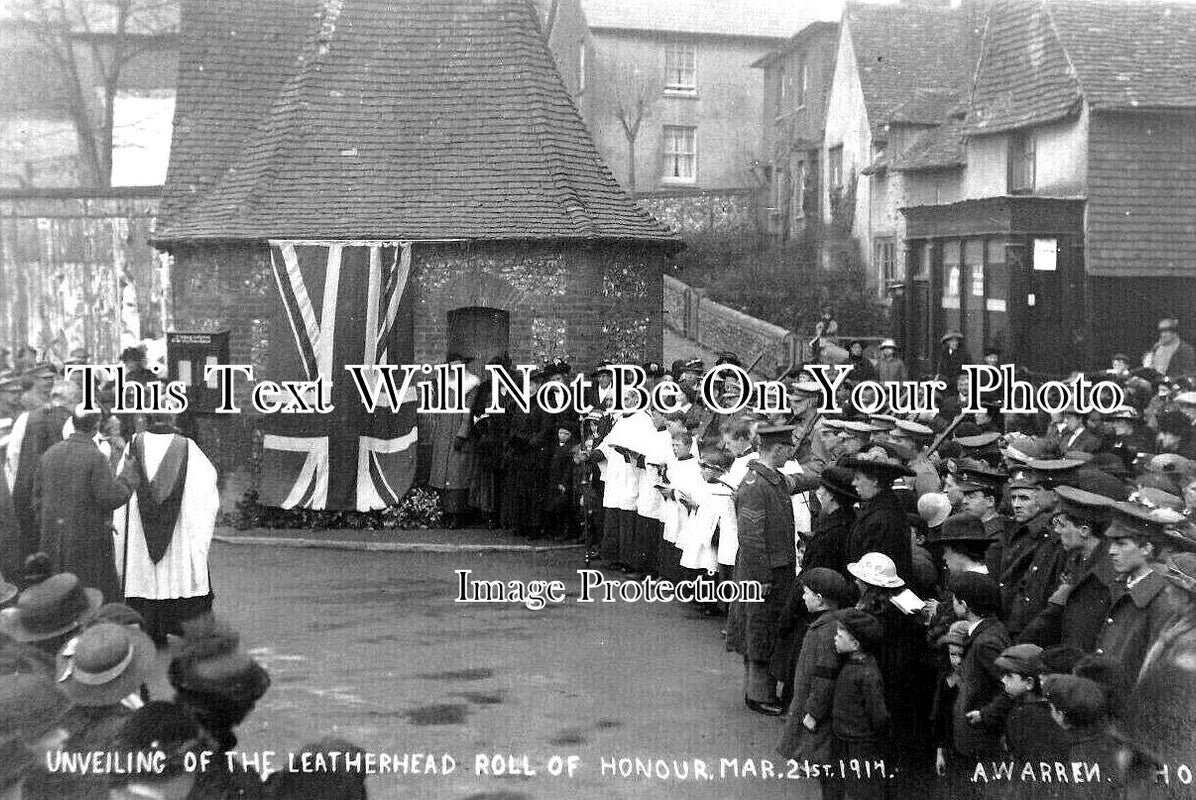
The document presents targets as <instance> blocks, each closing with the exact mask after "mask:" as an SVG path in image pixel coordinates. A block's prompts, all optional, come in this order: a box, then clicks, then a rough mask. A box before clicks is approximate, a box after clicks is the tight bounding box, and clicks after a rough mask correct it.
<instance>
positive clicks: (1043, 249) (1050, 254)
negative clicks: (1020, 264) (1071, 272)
mask: <svg viewBox="0 0 1196 800" xmlns="http://www.w3.org/2000/svg"><path fill="white" fill-rule="evenodd" d="M1058 261H1059V240H1058V239H1035V240H1034V271H1035V272H1054V271H1055V269H1056V266H1057V264H1058Z"/></svg>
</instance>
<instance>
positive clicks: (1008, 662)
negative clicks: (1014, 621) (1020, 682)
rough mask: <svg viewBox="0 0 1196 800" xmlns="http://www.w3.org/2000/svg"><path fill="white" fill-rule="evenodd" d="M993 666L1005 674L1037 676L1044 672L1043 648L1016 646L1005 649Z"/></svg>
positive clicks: (1032, 645)
mask: <svg viewBox="0 0 1196 800" xmlns="http://www.w3.org/2000/svg"><path fill="white" fill-rule="evenodd" d="M993 664H994V666H996V668H997V669H999V670H1002V671H1004V672H1014V673H1017V674H1018V675H1037V674H1038V673H1040V672H1042V648H1041V647H1039V646H1038V645H1036V644H1028V643H1027V644H1015V645H1014V646H1013V647H1007V648H1005V649H1004V650H1003V651H1002V652H1001V655H999V656H997V660H996V661H994V662H993Z"/></svg>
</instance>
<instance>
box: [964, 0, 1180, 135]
mask: <svg viewBox="0 0 1196 800" xmlns="http://www.w3.org/2000/svg"><path fill="white" fill-rule="evenodd" d="M1084 101H1087V102H1088V103H1089V104H1090V105H1091V106H1092V107H1093V108H1096V109H1102V108H1103V109H1132V108H1196V8H1193V7H1191V6H1188V5H1183V4H1178V3H1164V2H1132V1H1127V0H997V2H996V3H994V5H993V7H992V10H991V12H990V17H989V23H988V33H987V35H986V38H985V46H984V52H983V55H982V57H981V60H980V64H979V66H978V68H977V71H976V84H975V89H974V91H973V97H972V110H971V114H970V116H969V119H968V129H969V132H970V133H972V134H984V133H998V132H1001V131H1006V130H1011V129H1014V128H1020V127H1025V126H1027V125H1036V124H1042V123H1045V122H1051V121H1054V120H1058V119H1063V118H1065V117H1067V116H1070V115H1072V114H1075V113H1077V112H1078V110H1079V107H1080V105H1081V103H1082V102H1084Z"/></svg>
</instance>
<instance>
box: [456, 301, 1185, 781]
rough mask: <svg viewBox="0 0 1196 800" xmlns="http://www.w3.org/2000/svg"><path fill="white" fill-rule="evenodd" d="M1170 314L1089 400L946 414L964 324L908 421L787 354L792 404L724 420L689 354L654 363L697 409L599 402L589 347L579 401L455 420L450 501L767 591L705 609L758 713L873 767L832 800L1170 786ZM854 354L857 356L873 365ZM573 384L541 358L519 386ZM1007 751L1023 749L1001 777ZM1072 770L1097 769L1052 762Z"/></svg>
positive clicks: (1174, 733)
mask: <svg viewBox="0 0 1196 800" xmlns="http://www.w3.org/2000/svg"><path fill="white" fill-rule="evenodd" d="M1176 329H1177V323H1176V321H1175V320H1171V319H1165V320H1163V321H1161V322H1160V326H1159V331H1160V344H1158V345H1156V346H1155V347H1154V348H1152V350H1151V352H1150V353H1148V354H1146V356H1145V361H1146V364H1147V365H1145V366H1142V367H1133V368H1132V367H1131V366H1130V363H1131V361H1130V359H1129V358H1128V357H1127V356H1126V355H1124V354H1115V356H1114V357H1113V358H1112V359H1111V363H1110V366H1109V368H1108V369H1106V370H1101V371H1099V372H1095V373H1091V374H1089V375H1087V376H1086V377H1087V378H1089V379H1090V380H1093V381H1096V380H1109V381H1114V382H1116V383H1117V384H1118V385H1119V386H1120V387H1121V388H1122V389H1123V391H1124V396H1125V399H1126V402H1125V404H1124V405H1123V406H1122V407H1119V408H1117V409H1116V410H1115V411H1114V412H1112V413H1108V414H1103V415H1102V414H1099V413H1084V412H1082V411H1081V410H1080V409H1078V408H1067V409H1064V410H1063V411H1062V412H1061V413H1056V414H1047V413H1041V414H1018V415H1013V414H1008V413H1005V412H1003V411H1002V409H1001V408H1000V407H999V404H998V403H997V401H996V400H994V399H992V398H987V397H984V398H981V402H980V406H981V408H982V409H983V410H982V411H981V412H979V413H961V409H963V408H967V407H969V405H970V404H969V402H968V401H969V398H968V397H967V392H968V384H967V382H966V381H965V380H958V378H959V377H960V373H961V372H962V367H963V365H964V364H967V363H971V357H970V355H969V354H968V352H967V348H966V347H965V346H964V343H963V337H962V336H961V335H960V334H957V333H954V332H950V333H948V334H947V335H946V336H944V343H945V344H947V345H950V346H949V347H945V348H944V351H943V357H942V358H941V359H940V360H939V363H938V365H937V367H938V375H937V377H939V378H941V379H943V380H944V382H945V383H946V384H947V385H948V386H949V387H950V390H949V391H948V392H946V393H944V394H943V395H941V396H940V397H939V398H938V400H939V402H938V407H939V411H938V413H937V414H926V415H923V416H920V417H917V418H898V417H895V416H892V415H883V414H882V415H872V416H869V415H865V414H861V413H857V412H856V411H854V410H853V409H852V408H851V406H850V403H849V402H848V400H847V398H848V397H849V390H850V388H851V385H852V383H853V382H854V381H853V380H851V379H849V381H848V382H847V384H845V386H844V391H843V393H842V396H841V398H840V399H841V400H842V401H843V407H844V410H843V412H842V413H839V414H822V413H819V411H818V408H819V406H820V404H821V402H822V399H823V398H822V393H821V388H820V384H819V383H818V382H816V381H815V380H814V379H813V378H812V376H811V375H809V374H807V373H804V372H802V371H801V370H800V369H796V370H792V371H790V372H789V373H788V374H786V375H785V376H784V380H785V382H786V384H787V387H788V391H789V398H788V399H789V405H790V412H789V413H783V414H760V413H751V412H745V413H741V414H716V413H714V412H712V411H711V410H710V409H709V408H707V407H706V406H705V405H704V404H703V403H702V402H700V400H699V397H698V385H699V381H700V379H701V377H702V376H703V375H704V374H705V372H706V370H707V369H708V368H709V367H711V366H717V365H711V364H705V363H702V362H701V361H698V360H693V361H678V362H676V363H674V364H673V365H672V368H671V369H670V370H667V371H666V370H665V369H663V368H662V367H661V365H659V364H655V363H648V364H644V365H643V369H644V371H645V373H646V375H647V376H648V379H649V381H650V382H651V383H656V382H661V381H665V382H672V383H675V384H676V386H677V388H678V390H679V391H681V392H683V393H684V394H685V396H686V397H687V399H688V401H689V405H688V407H687V408H684V409H682V410H680V411H678V412H675V413H670V414H665V413H662V412H660V411H659V410H655V409H651V408H649V409H644V410H640V411H635V412H628V413H612V412H610V411H608V410H604V409H607V408H609V405H610V401H611V399H612V394H611V392H612V388H611V387H612V381H611V377H610V374H609V370H608V368H607V365H605V364H599V365H597V366H596V367H595V368H594V369H593V370H592V372H591V375H590V377H591V378H592V379H593V380H594V381H595V382H596V384H597V390H596V392H595V394H594V396H593V397H592V398H591V399H592V401H593V402H592V405H593V406H594V408H595V409H596V410H594V411H592V412H591V413H588V414H586V415H581V416H574V415H569V414H555V415H553V414H547V413H544V412H541V411H540V410H538V409H536V408H533V409H531V411H530V412H528V413H520V412H518V411H517V410H515V411H514V412H513V413H510V414H507V415H502V416H500V417H491V418H488V419H486V420H483V426H482V431H481V432H480V433H479V431H478V429H477V427H474V426H476V424H477V423H476V420H478V419H479V415H478V414H474V415H462V417H461V418H460V419H459V420H458V421H457V422H456V423H454V424H453V425H451V426H446V428H445V429H446V430H447V431H449V432H450V433H451V440H450V441H446V443H445V445H444V446H443V447H442V450H443V451H444V452H451V453H453V454H454V456H455V457H456V459H457V462H456V463H457V464H458V465H460V466H461V467H462V468H461V469H460V471H459V472H458V473H457V474H456V475H455V476H451V477H452V480H449V481H447V486H448V488H449V489H451V490H455V491H456V492H457V493H458V502H459V504H460V505H458V506H456V508H459V509H467V508H468V507H469V505H470V502H471V500H474V499H476V498H477V497H484V498H486V499H487V500H488V502H489V505H486V504H482V505H478V506H476V507H477V508H479V509H481V511H482V512H483V513H486V514H494V515H495V522H496V524H505V525H509V526H510V527H512V528H513V529H514V530H516V531H517V532H518V533H521V534H522V535H525V536H528V537H530V538H539V537H543V536H553V537H555V538H559V539H572V538H576V539H579V540H580V541H583V542H584V543H585V545H586V552H587V560H593V561H598V562H600V563H601V564H602V565H603V566H604V567H606V568H609V569H612V570H617V571H622V572H624V573H626V574H627V576H628V577H629V578H630V579H637V578H641V577H644V576H657V577H661V578H673V579H681V578H689V579H693V580H706V581H710V582H714V583H717V582H723V581H755V582H756V583H757V584H759V585H760V586H761V587H762V588H763V591H764V602H762V603H748V602H743V603H731V604H730V605H729V607H728V606H727V605H723V604H718V603H709V602H707V603H696V605H698V606H699V610H700V611H701V612H702V613H706V614H710V615H712V616H721V615H726V626H725V629H724V630H723V631H722V633H723V635H724V636H725V644H726V647H727V648H728V649H729V650H733V651H735V652H737V653H738V654H740V655H741V656H742V657H743V661H744V674H745V680H744V701H745V706H746V708H747V709H749V710H750V711H752V712H756V713H759V714H761V715H765V716H778V717H782V716H783V717H784V718H785V720H784V725H783V729H782V731H781V732H780V733H779V741H778V745H777V750H778V752H779V753H780V754H781V755H783V756H785V757H786V758H792V759H795V760H797V761H800V762H802V763H805V764H826V765H842V764H856V765H859V764H880V763H883V764H885V765H886V766H885V769H884V770H881V771H880V773H879V774H873V775H872V776H871V777H868V776H867V775H864V776H862V777H861V775H860V773H859V772H858V770H857V771H856V772H855V773H852V772H851V769H850V768H847V769H844V768H842V767H840V766H835V767H834V768H828V769H822V770H819V769H817V768H815V769H814V770H813V772H812V773H811V774H816V775H818V776H819V777H820V779H821V780H822V785H823V796H824V797H826V798H834V797H845V796H846V797H882V796H893V797H908V796H913V794H914V793H915V792H924V791H933V792H938V793H939V794H940V795H941V796H947V797H956V796H968V795H969V793H971V794H977V795H979V796H1037V793H1060V792H1061V793H1063V794H1067V793H1068V792H1075V793H1077V794H1083V795H1085V796H1090V795H1093V794H1095V795H1096V796H1100V797H1104V796H1108V797H1120V796H1125V793H1129V795H1128V796H1133V797H1140V796H1156V794H1160V793H1161V796H1177V797H1178V796H1183V795H1184V794H1185V793H1186V792H1188V791H1191V788H1192V787H1191V785H1190V783H1183V782H1182V781H1181V780H1179V779H1178V778H1177V775H1176V770H1177V768H1178V767H1183V768H1184V769H1188V768H1190V765H1189V764H1188V761H1189V760H1190V759H1189V756H1190V754H1191V753H1192V752H1196V748H1194V747H1193V746H1194V745H1196V738H1194V737H1193V730H1196V725H1193V724H1192V723H1193V722H1194V721H1196V675H1193V670H1192V668H1191V664H1192V663H1193V661H1192V659H1193V657H1194V656H1196V650H1194V648H1196V596H1194V593H1196V450H1194V448H1196V384H1194V379H1196V364H1194V363H1193V360H1192V359H1191V358H1190V350H1191V348H1190V347H1189V346H1188V345H1187V344H1186V343H1184V342H1183V341H1182V340H1181V339H1180V338H1179V336H1178V333H1177V330H1176ZM842 349H843V350H844V351H845V352H846V353H847V355H846V356H845V358H844V359H843V361H844V363H852V362H853V361H858V360H860V359H864V360H867V359H866V357H865V356H863V355H862V353H861V352H857V350H858V348H853V347H846V348H842ZM880 350H881V353H880V358H879V359H878V361H877V362H871V361H869V366H870V367H871V368H872V371H871V372H868V373H866V375H867V376H868V377H869V378H870V379H876V378H877V377H878V373H877V369H878V368H879V369H881V370H882V373H883V374H884V375H885V376H887V377H882V378H881V380H886V379H887V380H898V379H903V378H904V377H905V376H906V375H907V372H906V370H905V368H904V364H902V363H901V362H900V359H899V358H898V357H897V356H896V350H897V346H896V343H895V342H893V341H891V340H886V341H884V342H882V343H881V348H880ZM464 361H465V359H462V362H464ZM894 362H896V363H894ZM984 362H985V363H989V364H991V365H998V364H999V363H1000V353H999V351H997V350H995V349H987V350H986V352H985V354H984ZM1168 362H1169V363H1168ZM718 363H719V364H722V363H736V364H738V363H739V360H738V358H737V357H736V356H735V355H734V354H730V353H726V354H721V355H720V356H719V358H718ZM1151 364H1153V366H1152V365H1151ZM570 375H571V371H570V369H569V365H567V364H565V363H564V362H561V361H556V362H552V363H549V364H546V365H545V366H544V367H543V368H542V369H541V370H539V371H538V372H537V373H536V374H535V376H534V380H535V381H537V382H540V381H553V380H557V381H567V380H569V379H570ZM898 376H899V377H898ZM854 377H855V376H854V375H853V378H854ZM1060 377H1062V376H1060ZM1075 377H1077V375H1073V376H1071V378H1072V379H1074V378H1075ZM483 386H484V385H483V384H480V383H479V387H483ZM743 390H744V387H741V386H738V385H736V384H735V382H734V381H733V380H727V381H724V382H722V384H721V390H720V391H721V392H722V393H723V394H724V396H726V398H727V399H728V400H733V399H734V398H735V397H737V396H738V394H739V393H740V392H741V391H743ZM479 394H480V392H479ZM499 426H502V427H501V428H500V427H499ZM479 452H484V453H486V454H487V455H486V456H485V457H482V458H477V457H476V456H477V454H478V453H479ZM450 472H451V470H450ZM454 481H455V483H454ZM529 508H532V509H535V510H534V512H533V513H531V514H529V513H528V509H529ZM463 513H464V512H463ZM996 763H1009V764H1014V765H1016V769H1015V770H1014V772H1013V779H1012V780H1010V781H1006V782H1005V784H1004V785H1002V784H1001V783H1000V782H999V781H998V780H995V779H992V778H993V776H991V773H992V771H993V769H994V764H996ZM1073 763H1082V764H1084V765H1086V766H1089V767H1093V768H1095V769H1096V770H1097V773H1096V774H1097V775H1098V776H1099V779H1098V780H1099V782H1098V783H1097V784H1095V785H1090V784H1085V785H1083V786H1078V785H1074V784H1071V783H1070V781H1069V780H1067V779H1066V778H1058V777H1055V776H1056V775H1057V774H1061V773H1057V772H1056V771H1055V770H1056V767H1055V766H1052V767H1050V774H1049V775H1047V774H1046V773H1044V772H1042V769H1043V767H1042V765H1043V764H1048V765H1064V764H1066V765H1071V764H1073ZM1026 764H1030V765H1032V767H1033V768H1032V772H1031V773H1027V774H1023V773H1022V772H1021V770H1022V769H1023V767H1024V765H1026ZM978 765H979V766H978ZM978 769H979V770H980V772H979V773H978V772H977V770H978ZM1067 769H1068V770H1071V767H1070V766H1068V767H1067ZM1180 771H1181V772H1182V770H1180ZM849 773H850V774H849ZM1068 774H1071V773H1070V772H1069V773H1068ZM1185 774H1186V773H1185ZM1044 776H1045V777H1044ZM1060 780H1065V781H1067V782H1066V783H1063V784H1059V783H1058V781H1060ZM1027 781H1029V783H1027ZM1044 781H1046V782H1049V783H1051V784H1052V786H1051V788H1050V790H1049V792H1048V790H1047V789H1045V788H1044V786H1043V782H1044ZM1027 787H1032V788H1027Z"/></svg>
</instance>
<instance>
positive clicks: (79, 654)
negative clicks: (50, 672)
mask: <svg viewBox="0 0 1196 800" xmlns="http://www.w3.org/2000/svg"><path fill="white" fill-rule="evenodd" d="M73 645H74V646H73V647H72V648H69V652H68V648H64V652H62V653H60V654H59V656H58V683H59V685H60V686H61V687H62V690H63V691H64V692H65V693H66V695H67V697H69V698H70V699H71V700H72V701H73V702H74V703H75V705H80V706H108V705H113V704H115V703H119V702H120V701H121V700H122V699H123V698H125V697H128V696H129V695H130V694H132V693H133V692H135V691H137V688H138V687H139V686H141V684H143V683H145V682H146V681H147V680H148V678H149V675H150V671H151V670H152V669H153V666H154V656H155V652H154V643H153V642H152V641H150V638H149V637H148V636H146V635H145V634H144V633H142V632H141V631H139V630H135V629H134V628H131V627H128V626H126V625H117V624H116V623H113V622H101V623H99V624H97V625H93V626H92V627H90V628H88V629H87V630H85V631H84V632H83V633H82V634H80V636H79V638H78V639H77V640H75V641H74V642H73Z"/></svg>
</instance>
